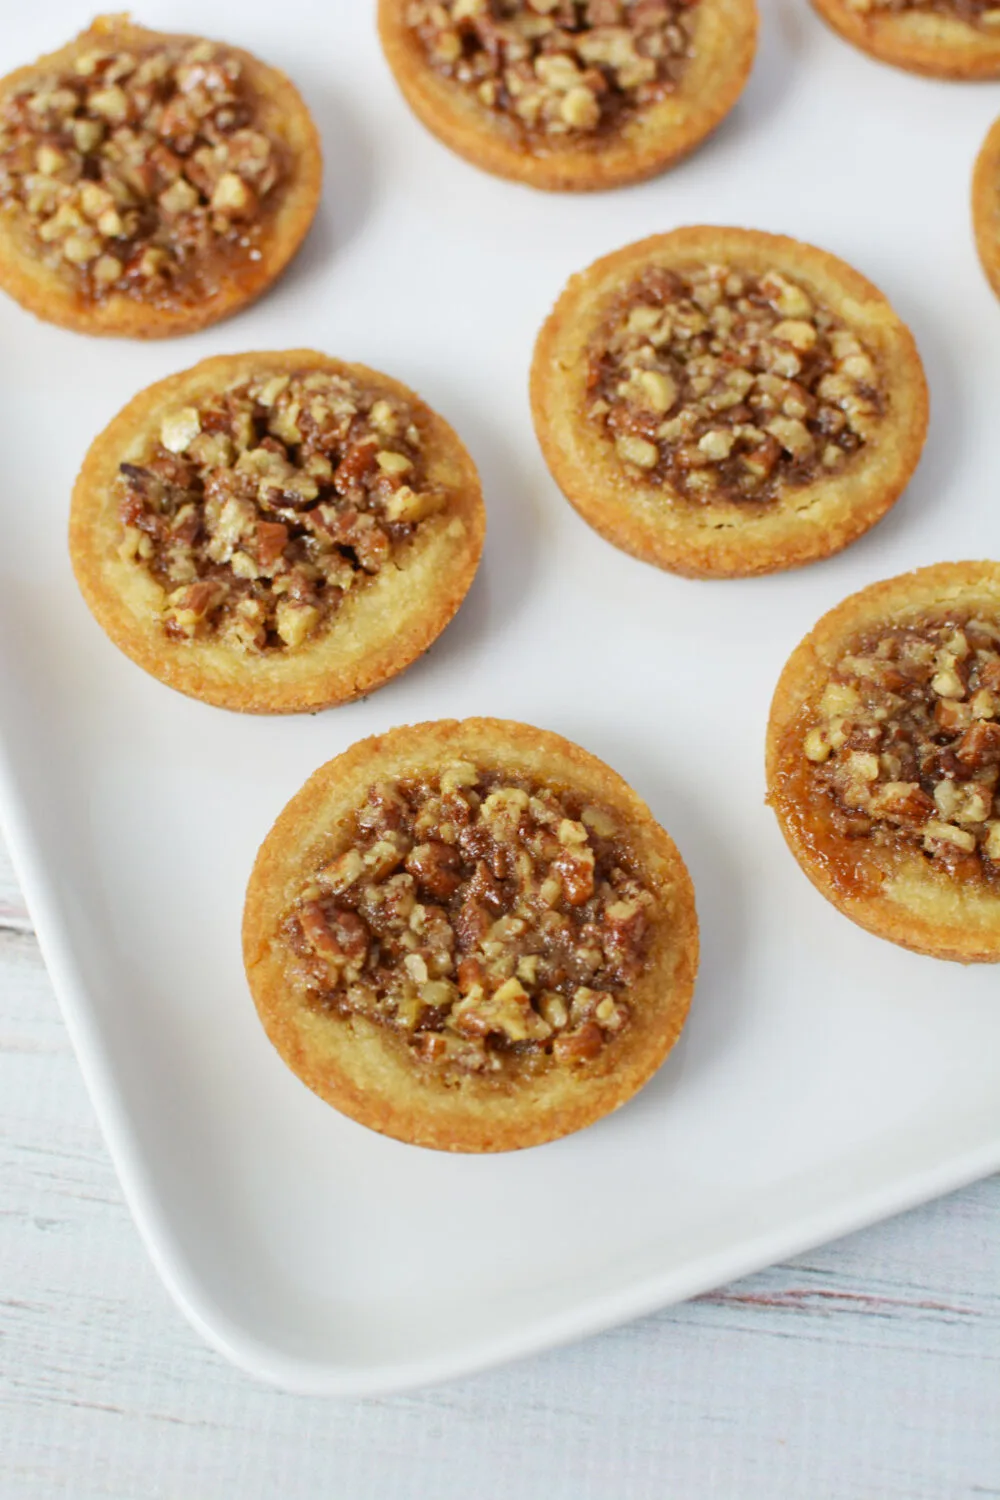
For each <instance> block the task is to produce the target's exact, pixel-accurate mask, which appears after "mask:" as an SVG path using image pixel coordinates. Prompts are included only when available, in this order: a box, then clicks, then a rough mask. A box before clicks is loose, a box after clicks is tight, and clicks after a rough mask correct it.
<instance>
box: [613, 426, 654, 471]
mask: <svg viewBox="0 0 1000 1500" xmlns="http://www.w3.org/2000/svg"><path fill="white" fill-rule="evenodd" d="M615 448H616V449H617V452H618V457H619V458H620V459H622V461H623V462H624V463H627V464H635V466H636V468H637V469H652V468H653V467H654V466H655V465H656V463H657V462H658V461H659V457H660V451H659V449H658V448H657V446H656V444H655V443H650V442H647V441H646V439H645V438H640V437H633V436H632V434H631V433H623V434H622V436H621V437H619V438H616V439H615Z"/></svg>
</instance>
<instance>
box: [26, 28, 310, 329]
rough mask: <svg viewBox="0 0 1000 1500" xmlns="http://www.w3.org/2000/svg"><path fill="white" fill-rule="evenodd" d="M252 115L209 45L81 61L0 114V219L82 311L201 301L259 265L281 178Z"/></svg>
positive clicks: (276, 155)
mask: <svg viewBox="0 0 1000 1500" xmlns="http://www.w3.org/2000/svg"><path fill="white" fill-rule="evenodd" d="M257 113H258V110H257V106H256V100H255V97H254V94H253V91H252V89H251V87H250V84H249V82H248V81H247V79H246V78H245V76H244V73H243V67H242V64H241V63H240V61H239V59H238V58H237V57H235V56H233V55H232V54H231V53H228V52H227V51H226V50H225V48H222V47H217V46H215V45H214V44H213V43H211V42H198V43H196V44H194V45H191V44H190V43H186V42H181V41H178V42H177V43H176V44H173V45H167V46H160V47H154V48H146V49H143V50H138V51H136V52H134V53H131V52H105V51H101V50H99V49H98V50H94V51H90V52H84V53H81V54H80V55H79V56H78V57H77V58H76V60H75V64H74V65H73V67H71V68H70V67H67V69H66V71H64V72H61V73H51V74H47V75H45V76H42V77H36V78H35V79H33V80H32V81H31V82H30V83H26V84H22V85H21V87H20V88H18V89H16V90H15V91H14V92H13V93H11V94H8V95H7V97H6V98H4V99H3V100H2V101H0V210H2V211H3V212H4V213H5V214H7V215H9V216H11V217H12V218H13V219H14V220H15V221H17V222H18V223H19V224H21V225H22V226H26V227H27V228H28V229H29V231H30V232H31V235H32V238H33V240H34V242H35V244H36V246H37V248H38V249H39V251H40V252H41V254H42V255H43V256H44V257H45V260H46V262H47V263H49V264H51V265H52V266H53V267H56V268H58V269H60V270H63V271H66V272H69V273H71V274H73V275H75V277H76V281H77V286H78V290H79V295H80V296H81V297H82V298H84V299H87V300H96V299H100V298H101V297H105V296H107V295H108V293H110V292H115V293H126V294H128V295H130V296H133V297H136V298H138V299H140V300H141V301H143V302H147V303H152V304H154V305H158V306H162V305H169V304H171V303H180V302H192V301H196V300H199V299H201V298H204V297H206V296H210V295H212V294H213V293H214V292H215V291H216V290H217V288H218V286H219V283H220V280H221V279H222V278H223V277H224V276H227V275H230V276H231V275H233V274H234V273H237V272H238V270H239V268H240V266H241V265H248V264H251V263H253V262H255V261H258V260H259V259H260V256H261V252H260V249H259V241H260V238H261V232H262V228H263V220H264V218H265V217H266V215H267V214H268V213H269V212H270V211H271V209H272V207H273V206H274V204H275V200H276V198H277V197H278V195H279V193H280V188H281V184H282V181H283V178H284V177H285V175H286V171H285V162H284V160H283V152H282V150H281V148H280V146H279V144H278V143H277V142H276V141H275V140H273V139H271V138H269V137H268V136H267V135H266V134H264V133H262V132H261V130H260V129H259V128H257V126H258V121H257V119H256V116H257Z"/></svg>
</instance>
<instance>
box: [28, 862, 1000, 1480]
mask: <svg viewBox="0 0 1000 1500" xmlns="http://www.w3.org/2000/svg"><path fill="white" fill-rule="evenodd" d="M0 1182H2V1184H3V1187H2V1190H0V1309H2V1311H0V1496H2V1497H3V1500H22V1497H24V1500H27V1497H31V1500H36V1497H50V1496H51V1497H53V1500H55V1497H62V1496H68V1497H72V1500H98V1497H100V1500H109V1497H113V1500H216V1497H219V1500H222V1497H227V1500H228V1497H229V1496H231V1495H234V1494H237V1495H239V1496H240V1500H257V1497H259V1500H271V1497H276V1496H281V1497H282V1500H299V1497H302V1500H306V1497H308V1500H312V1497H316V1496H320V1495H323V1496H327V1495H329V1496H335V1497H337V1500H424V1497H427V1496H430V1495H433V1496H434V1497H435V1500H459V1497H461V1500H466V1497H468V1496H469V1495H476V1496H484V1497H486V1500H508V1497H509V1500H515V1497H517V1500H536V1497H537V1500H626V1497H627V1500H647V1497H649V1500H654V1497H655V1500H661V1497H669V1500H715V1497H720V1500H723V1497H724V1500H874V1497H878V1500H958V1497H963V1500H964V1497H969V1500H973V1497H976V1500H978V1497H982V1496H1000V1285H998V1274H997V1273H998V1269H1000V1178H994V1179H992V1180H990V1181H988V1182H984V1183H980V1184H978V1185H977V1186H975V1187H972V1188H968V1189H966V1190H964V1191H962V1192H959V1193H955V1194H953V1195H951V1196H950V1197H948V1198H945V1199H942V1200H940V1201H939V1202H937V1203H934V1204H930V1205H928V1206H927V1207H926V1208H924V1209H921V1210H918V1211H916V1212H914V1213H911V1214H907V1215H905V1216H903V1217H901V1218H898V1219H894V1220H890V1221H889V1222H887V1223H885V1224H882V1225H879V1226H877V1227H875V1228H873V1229H870V1230H868V1231H866V1232H865V1233H863V1234H857V1235H853V1236H851V1237H850V1238H849V1239H846V1240H842V1241H840V1242H838V1243H837V1244H834V1245H830V1246H827V1247H825V1248H823V1249H821V1250H817V1251H812V1252H811V1253H809V1254H808V1255H803V1256H800V1257H799V1258H798V1259H797V1260H795V1261H793V1262H791V1263H789V1264H787V1265H782V1266H776V1267H774V1268H773V1269H771V1270H769V1271H766V1272H763V1273H761V1274H760V1275H757V1276H753V1277H749V1278H747V1279H746V1280H745V1281H742V1282H739V1283H737V1284H736V1285H734V1286H731V1287H726V1288H724V1289H722V1290H720V1291H717V1292H714V1293H711V1294H710V1295H708V1296H706V1297H702V1298H700V1299H699V1300H698V1301H697V1302H694V1303H689V1304H687V1305H686V1306H682V1307H676V1308H668V1309H666V1310H664V1311H663V1312H661V1313H659V1314H656V1315H655V1316H653V1317H649V1318H645V1319H643V1320H641V1321H639V1322H635V1323H631V1324H628V1325H626V1326H625V1327H623V1328H620V1329H617V1330H615V1331H613V1332H611V1333H608V1334H605V1335H603V1336H602V1337H600V1338H595V1339H591V1340H589V1341H587V1342H585V1343H583V1344H579V1345H577V1346H575V1347H572V1348H569V1349H565V1350H558V1351H556V1352H554V1353H551V1354H548V1355H545V1356H542V1357H540V1358H536V1359H533V1360H528V1361H524V1362H522V1363H520V1364H517V1365H514V1366H512V1367H510V1368H507V1369H503V1370H498V1371H495V1372H493V1373H491V1374H488V1375H484V1376H480V1377H478V1378H476V1379H471V1380H465V1381H460V1382H455V1383H452V1384H450V1385H447V1386H443V1387H439V1388H436V1389H433V1390H427V1391H419V1392H416V1393H414V1394H412V1395H407V1396H396V1397H389V1398H382V1399H377V1400H367V1401H332V1400H322V1399H312V1398H303V1397H293V1396H286V1395H284V1394H282V1393H280V1392H276V1391H272V1390H268V1389H265V1388H263V1387H261V1386H258V1385H256V1384H254V1383H253V1382H251V1381H250V1380H248V1379H247V1378H246V1377H245V1376H243V1375H241V1374H240V1373H238V1372H237V1371H235V1370H233V1369H230V1368H229V1366H227V1365H226V1364H225V1363H224V1361H223V1360H221V1359H220V1358H219V1357H218V1356H217V1355H215V1354H214V1353H212V1352H211V1351H210V1350H209V1349H207V1348H206V1347H205V1346H204V1345H203V1344H202V1343H201V1342H200V1340H199V1339H198V1338H197V1336H196V1335H195V1334H194V1333H193V1332H192V1331H191V1330H190V1329H189V1328H188V1326H187V1324H186V1323H185V1322H184V1321H183V1319H182V1318H181V1316H180V1314H179V1313H178V1312H177V1311H176V1309H175V1308H174V1307H173V1306H172V1304H171V1303H170V1302H169V1301H168V1299H167V1296H166V1293H165V1292H164V1291H163V1289H162V1288H161V1286H160V1285H159V1282H158V1281H157V1279H156V1276H155V1274H154V1272H153V1270H152V1268H151V1266H150V1265H149V1263H148V1261H147V1259H146V1257H145V1254H144V1252H143V1250H142V1248H141V1246H140V1244H139V1241H138V1238H137V1236H136V1233H135V1230H134V1229H133V1227H132V1224H131V1220H130V1219H129V1216H128V1212H127V1210H126V1209H125V1207H124V1204H123V1202H122V1199H121V1194H120V1191H119V1188H118V1185H117V1182H116V1180H115V1177H114V1173H113V1172H112V1169H111V1166H110V1163H109V1161H108V1158H107V1155H106V1153H105V1150H104V1146H103V1143H102V1141H101V1138H100V1135H99V1133H98V1130H97V1127H96V1124H95V1122H94V1118H93V1114H92V1111H91V1109H90V1105H89V1103H88V1100H87V1098H86V1095H85V1092H84V1088H83V1084H82V1082H81V1080H80V1077H79V1073H78V1070H77V1067H76V1063H75V1060H74V1058H73V1054H72V1052H71V1049H70V1047H69V1043H68V1040H67V1038H66V1033H65V1030H64V1028H63V1025H62V1022H61V1020H60V1018H59V1014H58V1009H57V1006H56V1003H55V1000H54V997H53V995H52V991H51V986H50V984H49V982H48V979H47V976H46V974H45V970H44V967H43V965H42V962H41V959H40V957H39V954H38V949H37V946H36V944H35V941H34V939H33V937H32V936H31V930H30V923H29V921H28V917H27V912H26V910H25V908H24V905H23V902H22V900H21V897H20V894H19V891H18V888H17V884H16V881H15V880H14V878H13V875H12V872H11V871H10V868H9V865H8V864H7V862H6V860H5V858H3V856H2V855H0Z"/></svg>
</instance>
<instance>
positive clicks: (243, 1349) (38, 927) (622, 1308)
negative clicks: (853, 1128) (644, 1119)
mask: <svg viewBox="0 0 1000 1500" xmlns="http://www.w3.org/2000/svg"><path fill="white" fill-rule="evenodd" d="M0 833H2V834H3V837H4V838H5V840H6V842H7V847H8V850H9V853H10V857H11V863H12V864H13V867H14V873H15V875H16V876H17V879H18V881H19V882H20V884H21V889H22V892H23V895H24V899H25V904H26V906H27V909H28V914H29V917H30V920H31V923H32V927H33V929H34V933H35V936H36V938H37V940H38V944H39V948H40V950H41V954H42V958H43V960H44V963H45V967H46V970H47V972H48V975H49V978H50V980H51V982H52V987H53V989H54V991H55V994H56V999H57V1001H58V1003H59V1009H60V1013H61V1015H62V1018H63V1021H64V1023H65V1025H66V1029H67V1032H68V1034H69V1038H70V1041H71V1043H72V1046H73V1050H74V1053H75V1055H76V1059H77V1062H78V1063H79V1066H80V1071H81V1073H82V1074H83V1079H84V1083H85V1085H86V1088H87V1092H88V1094H89V1096H90V1100H91V1104H92V1105H93V1109H94V1113H95V1115H96V1117H97V1122H98V1125H99V1127H100V1130H101V1134H102V1136H103V1139H104V1142H105V1145H106V1147H107V1150H108V1154H109V1156H110V1157H111V1161H112V1165H113V1166H114V1169H115V1172H116V1174H117V1176H118V1181H119V1183H120V1185H121V1189H122V1196H123V1197H124V1200H125V1203H126V1206H127V1208H128V1210H129V1212H130V1214H131V1216H132V1219H133V1221H134V1223H135V1226H136V1228H137V1230H138V1232H139V1237H140V1239H141V1241H142V1243H143V1245H144V1247H145V1249H146V1253H147V1254H148V1255H149V1258H150V1260H151V1261H152V1263H153V1266H154V1268H155V1270H156V1272H157V1274H158V1276H159V1277H160V1279H161V1281H162V1282H163V1284H164V1286H165V1287H166V1289H167V1291H168V1293H169V1294H170V1296H171V1298H172V1299H173V1301H174V1302H175V1303H176V1305H177V1307H178V1308H179V1309H180V1311H181V1313H182V1314H183V1315H184V1317H185V1318H186V1319H187V1321H188V1323H189V1324H190V1325H191V1327H192V1328H194V1330H195V1331H196V1332H197V1333H199V1334H200V1335H201V1337H202V1338H203V1339H204V1340H205V1342H206V1343H207V1344H209V1346H210V1347H211V1348H213V1349H214V1350H216V1352H217V1353H219V1354H221V1355H223V1356H224V1357H225V1358H226V1359H227V1360H229V1362H230V1363H231V1364H233V1365H235V1366H236V1367H237V1368H238V1369H240V1370H242V1371H243V1372H244V1373H245V1374H247V1375H250V1376H252V1377H253V1378H255V1379H257V1380H259V1381H261V1382H262V1383H264V1384H267V1385H271V1386H275V1387H277V1388H278V1389H280V1390H284V1391H287V1392H290V1393H292V1394H296V1395H311V1396H338V1397H363V1396H384V1395H392V1394H398V1393H401V1392H404V1391H409V1390H415V1389H418V1388H420V1387H423V1386H428V1385H436V1384H440V1383H443V1382H445V1381H451V1380H458V1379H461V1378H464V1377H467V1376H470V1375H475V1374H479V1373H482V1372H483V1371H486V1370H489V1369H492V1368H495V1367H496V1366H498V1365H502V1364H507V1363H510V1362H512V1361H514V1360H518V1359H523V1358H527V1357H528V1356H530V1355H533V1354H540V1353H543V1352H545V1351H547V1350H550V1349H555V1348H558V1347H560V1346H563V1345H566V1344H570V1343H574V1342H577V1341H578V1340H581V1339H584V1338H587V1337H589V1336H591V1335H592V1334H596V1333H601V1332H604V1331H605V1330H607V1329H609V1328H612V1327H616V1326H619V1325H620V1324H623V1323H626V1322H630V1321H631V1320H633V1319H635V1318H639V1317H642V1316H645V1315H647V1314H649V1313H652V1312H656V1311H658V1310H660V1309H662V1308H664V1307H668V1306H671V1305H673V1304H676V1303H678V1302H684V1301H688V1300H690V1299H691V1298H693V1297H698V1296H701V1295H702V1294H704V1293H706V1292H709V1291H712V1290H713V1289H714V1288H716V1287H719V1286H722V1285H725V1284H727V1283H729V1282H732V1281H735V1280H738V1279H739V1278H741V1277H744V1276H748V1275H751V1274H752V1273H753V1272H755V1271H760V1270H763V1269H764V1268H765V1267H767V1266H771V1265H775V1264H777V1263H779V1262H781V1261H783V1260H787V1259H789V1258H790V1257H792V1256H796V1255H801V1254H802V1253H803V1252H805V1251H807V1250H810V1249H812V1248H814V1247H815V1246H817V1245H821V1244H825V1243H827V1242H829V1241H831V1240H834V1239H838V1238H840V1237H841V1236H843V1235H846V1234H851V1233H853V1232H855V1231H857V1230H859V1229H863V1228H866V1227H867V1226H868V1225H870V1224H873V1223H876V1222H877V1221H878V1220H879V1219H884V1218H889V1217H891V1216H892V1215H894V1214H897V1213H902V1212H904V1211H905V1210H907V1209H910V1208H915V1207H917V1206H918V1205H919V1204H921V1203H925V1202H927V1201H928V1200H930V1199H932V1198H935V1197H939V1196H940V1195H941V1194H944V1193H947V1192H951V1191H954V1190H955V1189H957V1188H960V1187H964V1186H966V1185H967V1184H969V1183H971V1182H975V1181H977V1180H978V1179H979V1178H982V1177H987V1176H990V1175H991V1174H992V1173H994V1172H997V1171H1000V1135H997V1136H996V1138H995V1139H994V1138H990V1139H987V1140H984V1141H983V1142H981V1143H980V1144H979V1145H977V1146H976V1147H973V1148H970V1149H966V1150H963V1151H959V1152H956V1153H954V1154H953V1155H951V1156H949V1157H947V1158H946V1159H945V1160H944V1161H938V1162H935V1163H934V1164H932V1165H931V1166H925V1167H922V1168H917V1169H914V1170H913V1171H911V1172H906V1173H903V1174H902V1175H901V1176H899V1177H896V1178H894V1179H893V1180H892V1181H891V1182H888V1183H885V1184H882V1185H880V1186H879V1187H877V1188H871V1189H868V1190H866V1191H863V1192H861V1193H860V1194H859V1195H858V1196H857V1197H856V1198H845V1199H843V1200H842V1201H839V1202H837V1203H836V1204H834V1205H832V1206H831V1205H827V1206H824V1207H823V1208H820V1209H814V1210H812V1211H809V1212H806V1213H805V1214H803V1215H802V1216H801V1217H798V1218H793V1219H791V1220H790V1221H789V1222H787V1223H784V1224H782V1225H781V1226H780V1227H778V1228H774V1227H772V1228H770V1229H768V1230H767V1231H763V1232H761V1233H759V1234H757V1235H754V1236H752V1237H751V1238H750V1239H748V1240H738V1241H734V1243H733V1244H731V1245H728V1246H726V1248H725V1249H723V1250H718V1251H715V1252H713V1253H710V1254H708V1255H705V1256H703V1257H700V1258H698V1259H696V1260H695V1261H693V1262H691V1263H690V1264H687V1265H684V1266H681V1267H675V1268H673V1269H672V1270H668V1271H665V1272H662V1273H660V1274H653V1275H649V1274H645V1275H638V1276H633V1277H629V1278H626V1279H625V1280H624V1281H623V1283H622V1284H621V1285H620V1286H618V1287H616V1288H614V1289H612V1290H609V1291H601V1292H598V1293H596V1294H593V1295H590V1296H585V1297H583V1298H582V1299H581V1300H580V1301H579V1303H577V1304H575V1305H574V1306H572V1307H569V1308H565V1309H562V1310H560V1311H558V1312H555V1313H553V1314H551V1315H549V1316H547V1317H541V1318H537V1319H535V1320H534V1321H533V1323H532V1324H531V1325H530V1326H526V1327H523V1328H519V1329H517V1330H515V1331H513V1332H511V1333H509V1334H504V1335H492V1336H487V1337H485V1338H482V1339H480V1340H478V1342H477V1341H473V1343H472V1344H470V1345H469V1346H468V1347H467V1348H457V1349H452V1350H448V1351H446V1352H444V1353H442V1354H438V1355H422V1356H419V1357H417V1358H414V1359H412V1360H405V1361H400V1360H396V1361H384V1362H382V1363H374V1364H364V1365H350V1364H347V1363H334V1362H327V1363H321V1362H319V1361H314V1360H308V1359H304V1358H295V1357H293V1356H291V1355H288V1354H285V1353H282V1352H281V1351H278V1350H275V1349H273V1348H270V1347H269V1346H268V1345H266V1344H265V1343H264V1342H263V1341H262V1340H260V1339H258V1338H256V1337H255V1336H253V1335H252V1334H250V1333H248V1332H247V1331H246V1330H245V1329H241V1328H239V1327H238V1326H236V1325H235V1324H234V1323H233V1322H232V1320H230V1319H229V1318H228V1317H227V1315H226V1314H225V1313H223V1312H222V1311H221V1310H220V1309H219V1308H218V1307H216V1306H215V1304H214V1303H213V1302H212V1300H211V1298H210V1296H209V1295H208V1294H207V1293H206V1292H205V1291H204V1290H203V1289H202V1288H201V1287H200V1286H199V1284H198V1282H197V1278H196V1277H195V1276H194V1275H193V1273H192V1272H191V1271H190V1270H189V1268H188V1267H186V1266H185V1265H183V1264H182V1263H181V1262H180V1259H179V1257H178V1256H177V1254H176V1253H175V1251H174V1248H173V1246H172V1245H171V1243H170V1240H171V1236H170V1232H169V1228H168V1226H167V1224H166V1223H165V1222H164V1221H163V1219H162V1217H161V1210H160V1205H159V1202H158V1200H157V1199H156V1196H155V1194H154V1193H153V1191H152V1189H151V1187H150V1185H149V1184H148V1182H147V1181H146V1179H145V1175H144V1173H143V1169H142V1165H141V1158H140V1156H139V1154H138V1152H137V1151H136V1150H135V1148H134V1145H133V1143H132V1141H131V1140H130V1139H129V1134H130V1132H129V1120H128V1116H127V1114H126V1111H125V1109H124V1106H123V1103H122V1100H121V1097H120V1094H119V1092H118V1089H117V1087H116V1083H115V1077H114V1071H113V1069H112V1068H111V1067H110V1065H109V1064H108V1062H107V1059H106V1057H105V1055H104V1047H103V1045H102V1041H101V1037H100V1033H99V1031H98V1029H97V1028H96V1026H94V1025H93V1024H91V1019H90V1004H89V999H88V994H87V988H86V985H85V984H84V981H83V979H82V976H81V975H80V973H79V970H78V966H77V961H76V958H75V955H74V951H73V945H72V942H71V940H70V938H69V935H68V933H67V932H66V931H65V929H64V927H63V924H62V923H61V921H60V918H59V915H58V908H59V901H58V897H57V895H56V894H55V891H54V889H53V885H52V882H51V880H50V877H49V875H48V873H47V871H46V868H45V863H44V860H43V858H42V856H41V853H40V851H39V848H38V843H37V839H36V836H35V834H34V831H33V826H32V819H31V814H30V810H29V808H28V804H27V800H26V799H25V798H24V797H23V796H22V795H21V793H20V791H19V788H18V784H17V778H16V775H15V773H14V770H13V765H12V758H11V755H10V750H9V746H8V738H7V730H6V727H5V725H4V723H3V721H2V718H0Z"/></svg>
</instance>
